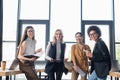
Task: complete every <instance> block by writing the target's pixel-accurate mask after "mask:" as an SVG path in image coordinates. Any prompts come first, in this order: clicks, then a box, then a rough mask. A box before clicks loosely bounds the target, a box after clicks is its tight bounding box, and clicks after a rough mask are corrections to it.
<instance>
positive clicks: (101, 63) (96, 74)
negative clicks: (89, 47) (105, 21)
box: [87, 26, 111, 80]
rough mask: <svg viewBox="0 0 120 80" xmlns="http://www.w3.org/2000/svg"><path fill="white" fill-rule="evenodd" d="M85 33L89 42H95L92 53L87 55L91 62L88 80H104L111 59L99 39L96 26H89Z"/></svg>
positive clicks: (98, 31) (104, 45)
mask: <svg viewBox="0 0 120 80" xmlns="http://www.w3.org/2000/svg"><path fill="white" fill-rule="evenodd" d="M87 33H88V35H89V37H90V40H93V41H95V42H96V43H95V46H94V49H93V53H92V54H91V53H89V54H88V56H89V57H90V60H91V75H90V76H89V79H88V80H106V79H107V75H108V74H109V71H110V69H111V58H110V53H109V51H108V48H107V46H106V44H105V43H104V41H103V40H102V39H101V38H100V37H101V31H100V29H99V28H98V27H97V26H90V27H89V28H88V30H87Z"/></svg>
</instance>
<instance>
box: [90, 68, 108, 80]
mask: <svg viewBox="0 0 120 80" xmlns="http://www.w3.org/2000/svg"><path fill="white" fill-rule="evenodd" d="M106 79H107V76H106V77H104V78H99V77H97V74H96V72H95V70H94V71H93V72H92V73H91V75H90V76H89V77H88V80H106Z"/></svg>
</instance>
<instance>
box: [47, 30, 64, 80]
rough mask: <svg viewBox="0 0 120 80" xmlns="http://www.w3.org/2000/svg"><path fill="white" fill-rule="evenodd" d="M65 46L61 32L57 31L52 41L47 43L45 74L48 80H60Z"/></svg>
mask: <svg viewBox="0 0 120 80" xmlns="http://www.w3.org/2000/svg"><path fill="white" fill-rule="evenodd" d="M65 46H66V45H65V43H64V42H63V33H62V30H61V29H57V30H56V31H55V34H54V37H53V41H52V42H49V44H48V45H47V49H46V59H47V63H46V67H45V72H46V73H47V74H48V77H49V80H61V78H62V74H63V71H64V53H65ZM55 74H56V75H55ZM55 76H56V78H55Z"/></svg>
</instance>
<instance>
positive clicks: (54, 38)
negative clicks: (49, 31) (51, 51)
mask: <svg viewBox="0 0 120 80" xmlns="http://www.w3.org/2000/svg"><path fill="white" fill-rule="evenodd" d="M58 31H60V34H61V39H60V41H61V42H63V32H62V30H61V29H57V30H56V31H55V33H54V36H53V41H52V44H55V43H56V41H57V39H56V33H57V32H58Z"/></svg>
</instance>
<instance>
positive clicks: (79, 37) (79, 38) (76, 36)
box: [75, 34, 83, 43]
mask: <svg viewBox="0 0 120 80" xmlns="http://www.w3.org/2000/svg"><path fill="white" fill-rule="evenodd" d="M75 38H76V41H77V43H82V42H83V36H81V35H80V34H76V35H75Z"/></svg>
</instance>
